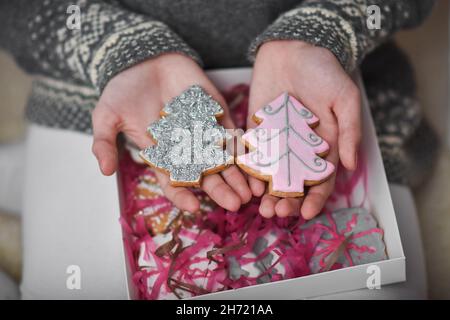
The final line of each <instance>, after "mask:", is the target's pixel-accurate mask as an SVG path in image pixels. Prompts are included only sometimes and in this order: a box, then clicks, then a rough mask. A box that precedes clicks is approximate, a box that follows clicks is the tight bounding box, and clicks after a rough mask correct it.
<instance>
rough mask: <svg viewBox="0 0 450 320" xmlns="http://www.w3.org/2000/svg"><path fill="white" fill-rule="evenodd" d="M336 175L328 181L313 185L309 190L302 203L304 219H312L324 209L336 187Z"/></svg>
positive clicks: (301, 210)
mask: <svg viewBox="0 0 450 320" xmlns="http://www.w3.org/2000/svg"><path fill="white" fill-rule="evenodd" d="M334 181H335V175H333V177H331V178H330V179H329V180H327V181H326V182H324V183H322V184H319V185H317V186H313V187H311V188H310V189H309V190H308V194H307V195H306V197H305V199H304V200H303V203H302V205H301V209H300V212H301V215H302V217H303V218H304V219H306V220H310V219H312V218H314V217H315V216H317V215H318V214H319V213H320V211H322V208H323V206H324V205H325V202H326V201H327V199H328V197H329V196H330V195H331V193H332V192H333V189H334Z"/></svg>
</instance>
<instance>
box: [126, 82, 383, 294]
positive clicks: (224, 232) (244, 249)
mask: <svg viewBox="0 0 450 320" xmlns="http://www.w3.org/2000/svg"><path fill="white" fill-rule="evenodd" d="M224 97H225V99H226V100H227V102H228V103H229V105H230V108H231V109H232V114H233V117H234V121H235V122H236V124H237V125H238V126H239V127H244V124H245V120H246V117H247V105H248V86H247V85H238V86H235V87H234V88H232V89H231V90H230V91H228V92H225V93H224ZM359 159H360V161H359V165H358V169H357V170H356V171H354V172H352V173H349V172H346V171H345V170H343V169H342V168H341V167H340V168H338V173H337V178H336V187H335V191H334V193H333V194H332V196H331V197H330V198H329V200H328V202H327V204H326V206H325V208H324V212H323V213H322V214H325V215H327V216H328V218H329V220H330V224H331V227H329V226H326V225H316V227H314V228H306V229H303V228H299V226H301V225H302V224H303V223H304V222H305V221H304V220H303V219H302V218H301V217H298V216H296V217H288V218H278V217H274V218H271V219H265V218H263V217H261V216H260V215H259V214H258V208H259V201H260V200H259V199H256V198H254V199H252V201H251V202H250V203H249V204H247V205H245V206H243V207H242V208H241V209H240V210H239V211H238V212H229V211H226V210H224V209H222V208H220V207H215V208H214V209H213V210H210V211H207V212H203V213H202V215H201V216H199V217H197V219H196V221H195V225H196V226H197V229H195V230H197V231H192V230H191V229H188V228H181V231H180V234H179V236H180V237H181V236H182V237H186V238H189V239H192V240H195V241H194V242H193V244H192V245H190V246H188V247H186V248H184V249H183V250H181V252H179V254H178V255H177V256H176V259H173V257H171V256H168V255H166V256H162V257H158V256H157V255H156V254H154V253H155V251H156V250H157V249H158V248H157V246H156V244H155V243H154V241H152V236H151V234H150V233H149V230H148V227H147V226H146V223H145V221H144V217H143V216H142V215H138V214H137V213H138V212H141V211H142V210H144V209H145V208H149V207H158V208H160V209H159V210H162V211H166V212H167V211H168V210H170V209H171V208H172V204H171V203H170V202H169V201H168V200H167V199H166V198H165V197H164V196H159V197H155V198H152V199H140V198H137V197H136V192H135V190H136V188H137V185H138V183H139V181H140V179H139V178H140V177H143V176H147V177H148V176H154V174H153V171H152V169H150V168H148V167H147V166H145V165H142V164H138V163H136V162H135V161H133V159H132V158H131V156H130V154H129V153H128V151H126V152H124V154H123V157H122V158H121V160H120V182H121V193H122V194H121V196H122V217H121V219H120V223H121V224H122V227H123V232H124V245H125V250H126V255H127V258H128V263H129V266H130V268H131V270H132V272H133V276H132V279H133V282H134V284H135V285H136V286H137V288H138V291H139V294H140V296H139V298H141V299H158V298H161V295H162V294H161V292H162V291H164V292H171V288H170V286H169V285H168V281H167V280H168V277H169V272H170V270H171V272H172V274H173V277H174V278H175V279H176V280H177V281H180V282H183V283H184V284H187V285H188V286H191V287H192V288H191V289H185V290H188V291H189V290H191V292H190V294H192V295H197V294H203V293H207V292H213V291H219V290H226V289H232V288H241V287H245V286H250V285H256V284H258V279H261V278H262V277H264V276H267V275H270V277H271V281H278V280H283V279H289V278H295V277H302V276H305V275H309V274H311V270H310V268H309V262H310V259H311V256H312V255H313V253H314V251H315V249H316V246H317V244H318V243H319V241H329V242H333V241H334V243H331V244H329V245H328V246H326V247H325V248H324V249H323V250H328V251H329V252H327V254H331V253H332V252H333V251H334V250H336V248H337V247H338V246H339V245H340V244H341V243H342V241H343V239H342V237H343V236H342V235H341V234H339V233H338V232H337V231H336V228H335V225H334V222H333V219H332V218H331V212H332V211H333V210H335V209H338V208H345V207H348V208H350V207H364V206H367V203H366V202H367V197H366V190H367V168H366V165H365V161H364V159H363V157H362V155H361V156H360V157H359ZM356 189H358V190H362V194H361V191H359V193H360V194H359V196H357V197H355V194H354V191H355V190H356ZM194 192H195V193H196V194H197V195H199V196H200V195H202V191H199V190H194ZM349 223H351V222H349ZM198 230H200V231H198ZM269 232H271V233H272V234H274V235H275V239H276V240H275V241H274V242H272V243H270V245H268V246H267V248H265V249H264V251H263V252H261V253H260V254H259V255H257V256H256V255H253V256H252V255H251V253H252V250H253V245H254V244H255V241H256V240H257V239H258V238H259V237H264V236H265V235H267V234H268V233H269ZM323 232H330V233H332V234H333V235H334V236H333V237H332V239H331V240H324V239H322V240H321V235H322V233H323ZM365 232H366V233H371V232H382V230H380V229H374V230H367V231H365ZM358 236H364V234H356V235H353V237H358ZM143 243H144V244H145V245H146V248H147V250H146V253H145V254H146V257H145V258H146V259H150V258H151V260H152V261H154V262H155V264H156V266H157V267H156V268H154V269H152V270H151V271H149V270H146V269H139V268H138V266H137V261H138V256H139V252H140V248H141V244H143ZM211 244H214V246H213V247H214V248H215V249H220V248H222V249H223V251H221V252H217V251H216V254H211V256H210V257H209V258H208V257H206V256H205V255H198V253H199V252H200V251H201V250H204V249H205V248H208V247H211ZM356 250H360V251H367V250H369V251H370V250H371V248H369V247H364V248H356ZM269 252H271V253H275V255H276V257H275V259H274V260H273V262H272V265H271V266H270V267H269V268H267V269H266V270H265V271H264V272H262V273H261V274H259V275H258V276H257V277H251V276H241V277H240V278H239V279H231V278H230V277H229V276H228V272H227V270H228V267H229V258H230V257H237V258H239V259H240V260H239V261H240V262H241V263H242V264H246V263H251V262H256V261H258V260H260V259H261V257H264V256H265V255H266V254H267V253H269ZM320 253H322V254H323V252H320ZM327 254H326V255H323V256H322V260H321V261H320V266H321V267H323V266H325V260H324V259H325V257H326V256H327ZM150 255H151V256H150ZM210 258H211V259H213V260H210ZM346 258H348V259H350V260H351V257H350V256H349V254H348V252H346ZM199 262H204V263H205V265H209V266H211V264H212V263H213V264H214V267H213V268H198V267H193V265H194V264H198V263H199ZM280 265H282V266H283V270H284V271H283V272H282V273H281V272H279V271H278V270H279V269H280V268H279V266H280ZM350 265H352V264H350ZM169 266H170V267H169ZM339 267H340V266H339V265H338V264H335V265H334V266H333V269H335V268H339ZM150 277H153V278H152V279H156V280H154V282H153V286H152V287H151V288H149V287H148V279H149V278H150ZM199 279H200V280H201V279H203V280H204V281H203V283H204V285H203V287H202V291H201V292H198V291H196V290H195V289H196V287H197V286H198V285H197V284H198V281H199Z"/></svg>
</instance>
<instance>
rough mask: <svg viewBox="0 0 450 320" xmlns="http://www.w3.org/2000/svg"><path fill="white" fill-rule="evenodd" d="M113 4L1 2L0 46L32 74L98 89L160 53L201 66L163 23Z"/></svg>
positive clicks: (59, 0) (62, 0)
mask: <svg viewBox="0 0 450 320" xmlns="http://www.w3.org/2000/svg"><path fill="white" fill-rule="evenodd" d="M112 3H113V2H112V1H108V0H89V1H87V0H42V1H29V0H14V1H10V0H0V47H1V48H3V49H6V51H8V52H9V53H11V54H12V55H13V56H14V58H15V59H16V61H17V63H18V64H19V65H20V66H21V67H22V68H23V69H25V71H27V72H29V73H31V74H35V75H43V76H49V77H53V78H56V79H64V80H66V81H67V80H69V81H71V82H73V83H78V84H84V85H90V86H92V87H94V88H95V89H97V91H98V92H99V93H100V92H101V91H102V90H103V88H104V87H105V85H106V84H107V82H108V81H109V80H110V79H111V78H112V77H113V76H114V75H116V74H117V73H119V72H121V71H122V70H124V69H126V68H128V67H130V66H132V65H135V64H137V63H139V62H141V61H143V60H145V59H148V58H151V57H154V56H157V55H160V54H162V53H165V52H180V53H183V54H185V55H187V56H190V57H192V58H193V59H194V60H196V61H197V62H198V63H200V64H201V61H200V58H199V56H198V55H197V54H196V53H195V52H194V51H193V50H192V49H191V48H190V47H189V46H188V45H187V44H186V43H184V42H183V41H182V39H180V37H179V36H178V35H177V34H175V33H174V32H173V31H172V30H170V29H169V27H168V26H166V25H165V24H163V23H161V22H158V21H155V20H152V19H149V18H148V17H146V16H143V15H139V14H136V13H134V12H131V11H128V10H127V9H125V8H123V7H119V6H117V5H114V4H112ZM74 5H75V7H74ZM73 9H74V10H73ZM78 12H79V15H78V16H79V17H80V19H79V21H80V23H79V28H76V27H75V28H74V27H73V26H74V22H75V23H76V20H74V17H76V16H74V14H75V15H76V14H77V13H78ZM75 26H76V24H75Z"/></svg>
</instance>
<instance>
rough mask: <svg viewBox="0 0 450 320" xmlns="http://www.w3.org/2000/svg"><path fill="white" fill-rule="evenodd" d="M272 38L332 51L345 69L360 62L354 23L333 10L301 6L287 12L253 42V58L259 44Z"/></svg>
mask: <svg viewBox="0 0 450 320" xmlns="http://www.w3.org/2000/svg"><path fill="white" fill-rule="evenodd" d="M272 40H301V41H305V42H308V43H311V44H313V45H316V46H320V47H324V48H327V49H328V50H330V51H331V52H333V54H334V55H335V56H336V58H337V59H338V60H339V62H340V63H341V65H342V66H343V67H344V69H345V70H346V71H348V72H351V71H352V70H353V69H354V68H355V66H356V62H357V56H358V46H357V41H356V35H355V32H354V30H353V28H352V25H351V24H350V23H349V22H347V21H346V20H345V19H343V18H342V17H341V16H340V15H338V14H337V13H336V12H334V11H330V10H328V9H325V8H320V7H308V6H302V7H299V8H297V9H293V10H291V11H288V12H286V13H285V14H283V15H282V16H280V17H279V18H278V19H277V20H276V21H275V22H274V23H273V24H272V25H270V26H269V27H268V28H267V29H266V30H265V31H264V32H263V33H262V34H261V35H259V36H258V37H257V38H256V39H255V40H254V41H253V43H252V44H251V46H250V49H249V58H250V60H251V61H254V59H255V57H256V53H257V51H258V49H259V47H260V46H261V45H262V44H264V43H265V42H268V41H272Z"/></svg>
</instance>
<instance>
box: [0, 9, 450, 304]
mask: <svg viewBox="0 0 450 320" xmlns="http://www.w3.org/2000/svg"><path fill="white" fill-rule="evenodd" d="M397 42H398V43H399V44H400V46H401V47H402V48H403V49H404V50H405V51H406V52H407V53H408V55H409V57H410V58H411V61H412V63H413V65H414V67H415V70H416V78H417V83H418V88H419V90H418V92H419V99H420V101H421V103H422V105H423V109H424V111H425V113H426V116H427V117H428V119H429V120H430V121H431V123H432V124H433V127H434V128H435V129H436V131H437V132H438V133H439V135H440V137H441V139H442V141H443V142H444V144H445V147H444V148H443V151H442V153H441V154H440V156H439V160H438V162H437V165H436V167H435V170H434V171H433V172H430V179H429V180H428V181H427V183H426V184H425V185H423V186H421V187H420V188H418V189H417V190H415V197H416V204H417V207H418V211H419V219H420V222H421V229H422V236H423V240H424V247H425V252H426V258H427V272H428V281H429V283H428V284H429V297H430V298H432V299H450V197H449V196H448V194H449V191H448V188H449V181H450V151H449V150H450V147H449V146H450V130H449V126H450V108H449V99H448V98H449V97H448V91H449V57H450V55H449V50H448V44H449V1H440V2H438V3H437V5H436V6H435V8H434V11H433V13H432V15H431V16H430V17H429V19H428V20H427V21H426V22H425V24H423V25H422V26H421V27H420V28H418V29H415V30H411V31H405V32H401V33H399V34H398V35H397ZM30 88H31V79H30V77H29V76H27V75H26V74H24V73H23V72H22V71H21V70H20V69H19V68H18V67H17V66H16V65H15V63H14V61H13V60H12V59H11V57H9V56H8V55H7V54H6V53H4V52H2V51H0V177H2V178H1V179H0V203H1V206H0V299H5V298H17V297H18V289H17V288H18V287H17V284H18V283H19V282H20V273H21V245H20V242H21V241H20V239H21V228H20V207H21V205H20V203H21V181H22V179H23V174H24V172H23V167H22V163H23V162H22V160H23V156H24V154H23V151H24V150H23V144H22V143H21V142H22V141H23V139H24V135H25V131H26V125H25V121H24V117H23V112H24V106H25V103H26V98H27V94H28V92H29V90H30ZM11 159H14V161H11ZM3 177H5V178H3ZM407 276H414V275H407ZM2 289H3V290H2ZM2 291H4V292H2Z"/></svg>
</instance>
